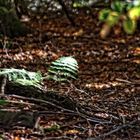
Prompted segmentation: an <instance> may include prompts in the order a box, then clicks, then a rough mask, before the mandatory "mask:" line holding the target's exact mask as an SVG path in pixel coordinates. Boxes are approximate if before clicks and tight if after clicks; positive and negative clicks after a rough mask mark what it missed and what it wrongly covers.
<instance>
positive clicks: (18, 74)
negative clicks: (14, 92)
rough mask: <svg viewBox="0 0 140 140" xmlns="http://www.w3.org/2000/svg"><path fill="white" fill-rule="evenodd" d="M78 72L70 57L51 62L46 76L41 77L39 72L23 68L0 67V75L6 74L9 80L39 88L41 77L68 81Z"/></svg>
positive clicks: (76, 65) (76, 64) (74, 62)
mask: <svg viewBox="0 0 140 140" xmlns="http://www.w3.org/2000/svg"><path fill="white" fill-rule="evenodd" d="M77 73H78V63H77V61H76V60H75V59H74V58H72V57H61V58H59V59H57V60H56V61H54V62H52V64H51V66H50V68H49V70H48V76H47V77H43V76H42V75H41V73H40V72H30V71H26V70H25V69H14V68H10V69H6V68H3V69H0V76H6V77H7V79H8V80H9V81H12V82H13V83H16V84H20V85H23V86H34V87H39V88H41V87H42V86H41V82H42V81H43V79H46V78H47V79H51V80H55V81H68V80H70V79H76V78H77Z"/></svg>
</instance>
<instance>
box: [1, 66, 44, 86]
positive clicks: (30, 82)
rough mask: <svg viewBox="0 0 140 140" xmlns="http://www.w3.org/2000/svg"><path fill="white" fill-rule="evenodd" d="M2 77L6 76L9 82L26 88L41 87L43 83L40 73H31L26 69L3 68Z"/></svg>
mask: <svg viewBox="0 0 140 140" xmlns="http://www.w3.org/2000/svg"><path fill="white" fill-rule="evenodd" d="M0 76H6V77H7V79H8V80H9V81H12V82H14V83H18V84H21V85H26V86H39V83H41V81H42V75H41V73H40V72H29V71H26V70H25V69H14V68H9V69H6V68H3V69H0Z"/></svg>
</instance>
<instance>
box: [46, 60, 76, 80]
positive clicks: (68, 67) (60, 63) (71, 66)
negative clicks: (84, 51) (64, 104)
mask: <svg viewBox="0 0 140 140" xmlns="http://www.w3.org/2000/svg"><path fill="white" fill-rule="evenodd" d="M77 73H78V63H77V61H76V60H75V59H74V58H72V57H61V58H59V59H57V60H56V61H54V62H52V64H51V66H50V68H49V70H48V78H49V79H52V80H55V81H68V80H70V79H76V78H77Z"/></svg>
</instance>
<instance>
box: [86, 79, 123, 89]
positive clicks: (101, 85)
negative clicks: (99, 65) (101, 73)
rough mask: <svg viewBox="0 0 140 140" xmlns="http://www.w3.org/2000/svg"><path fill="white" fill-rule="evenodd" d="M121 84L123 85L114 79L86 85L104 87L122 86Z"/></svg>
mask: <svg viewBox="0 0 140 140" xmlns="http://www.w3.org/2000/svg"><path fill="white" fill-rule="evenodd" d="M120 85H122V83H121V82H117V81H112V82H108V83H89V84H86V85H85V86H86V87H87V88H96V89H103V88H110V87H112V86H113V87H115V86H120Z"/></svg>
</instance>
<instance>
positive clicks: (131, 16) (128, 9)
mask: <svg viewBox="0 0 140 140" xmlns="http://www.w3.org/2000/svg"><path fill="white" fill-rule="evenodd" d="M139 18H140V1H139V0H134V1H132V2H125V1H119V0H117V1H114V2H112V3H111V9H109V8H108V9H103V10H101V11H100V12H99V20H100V21H102V22H104V23H105V26H103V27H107V26H108V27H107V28H106V29H109V28H112V27H113V26H115V25H116V24H119V25H120V23H121V25H122V27H123V29H124V31H125V32H126V33H128V34H133V33H134V32H135V30H136V27H137V20H138V19H139ZM106 29H105V28H102V31H101V32H104V33H105V32H107V31H104V30H106ZM109 30H110V29H109ZM106 34H107V33H106ZM106 34H104V35H106Z"/></svg>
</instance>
